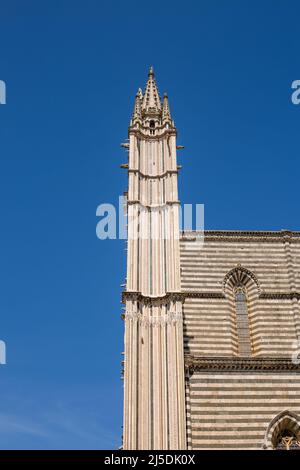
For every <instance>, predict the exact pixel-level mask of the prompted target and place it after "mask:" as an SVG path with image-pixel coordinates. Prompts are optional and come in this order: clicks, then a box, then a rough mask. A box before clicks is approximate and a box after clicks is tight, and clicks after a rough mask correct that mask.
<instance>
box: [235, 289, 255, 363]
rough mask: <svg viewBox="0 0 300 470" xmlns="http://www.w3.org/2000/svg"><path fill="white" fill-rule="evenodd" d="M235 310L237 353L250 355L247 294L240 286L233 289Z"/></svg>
mask: <svg viewBox="0 0 300 470" xmlns="http://www.w3.org/2000/svg"><path fill="white" fill-rule="evenodd" d="M235 311H236V326H237V336H238V344H239V353H240V355H241V356H251V352H252V351H251V339H250V327H249V315H248V306H247V295H246V292H245V290H244V288H242V287H239V288H237V289H236V290H235Z"/></svg>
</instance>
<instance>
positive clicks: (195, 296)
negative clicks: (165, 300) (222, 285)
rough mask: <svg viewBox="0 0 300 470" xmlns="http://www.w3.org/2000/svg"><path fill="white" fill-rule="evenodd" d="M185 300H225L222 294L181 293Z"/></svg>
mask: <svg viewBox="0 0 300 470" xmlns="http://www.w3.org/2000/svg"><path fill="white" fill-rule="evenodd" d="M182 294H183V295H184V298H185V299H188V298H191V299H225V298H226V297H225V295H224V294H223V293H222V292H182Z"/></svg>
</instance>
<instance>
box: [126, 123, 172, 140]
mask: <svg viewBox="0 0 300 470" xmlns="http://www.w3.org/2000/svg"><path fill="white" fill-rule="evenodd" d="M131 134H134V135H136V136H137V137H138V138H140V139H143V140H144V139H145V140H160V139H162V138H163V137H165V136H166V135H169V136H171V135H175V136H176V135H177V130H176V129H175V128H172V127H171V128H169V129H166V128H165V129H163V127H161V128H159V127H157V133H156V134H155V135H153V134H150V130H149V128H148V127H144V126H142V125H141V124H139V125H138V127H136V126H132V127H131V126H130V127H129V130H128V135H129V136H130V135H131Z"/></svg>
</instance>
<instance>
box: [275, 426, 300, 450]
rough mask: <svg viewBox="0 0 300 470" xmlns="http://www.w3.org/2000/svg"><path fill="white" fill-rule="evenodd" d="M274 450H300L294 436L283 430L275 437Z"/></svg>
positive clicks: (290, 432) (299, 444) (299, 445)
mask: <svg viewBox="0 0 300 470" xmlns="http://www.w3.org/2000/svg"><path fill="white" fill-rule="evenodd" d="M274 449H276V450H300V441H298V440H297V437H296V435H295V434H294V433H293V432H292V431H290V430H289V429H284V430H283V431H282V432H281V433H280V434H279V436H278V437H277V441H276V443H275V446H274Z"/></svg>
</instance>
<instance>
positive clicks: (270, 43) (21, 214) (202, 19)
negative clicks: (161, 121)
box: [0, 0, 300, 449]
mask: <svg viewBox="0 0 300 470" xmlns="http://www.w3.org/2000/svg"><path fill="white" fill-rule="evenodd" d="M299 18H300V6H299V2H298V1H293V0H289V1H279V0H277V1H276V0H259V1H258V0H257V1H255V0H251V1H247V0H243V1H241V0H228V1H226V2H225V1H224V0H200V1H199V0H197V1H196V0H195V1H189V0H187V1H185V2H182V1H177V0H176V1H174V0H172V1H169V0H168V1H163V2H158V1H157V0H152V1H151V2H140V1H130V2H125V1H106V2H102V1H99V0H84V1H79V0H61V1H58V0H44V1H42V2H41V1H38V0H36V1H34V0H27V1H26V2H24V1H23V0H18V1H17V0H0V50H1V52H0V79H1V80H5V81H6V84H7V104H6V105H5V106H0V214H1V244H0V318H1V321H0V339H2V340H5V341H6V343H7V362H8V363H7V365H6V366H0V447H1V448H4V449H7V448H9V449H12V448H34V449H46V448H70V449H72V448H75V449H76V448H81V449H84V448H87V449H96V448H116V447H118V446H119V445H120V439H121V432H122V431H121V425H122V383H121V380H120V370H121V366H120V362H121V352H122V348H123V324H122V321H121V320H120V313H121V305H120V293H121V287H120V284H121V283H122V282H124V273H125V251H124V249H125V244H124V242H123V241H100V240H98V239H97V238H96V235H95V227H96V223H97V218H96V215H95V214H96V207H97V206H98V205H99V204H100V203H101V202H111V203H115V204H116V203H117V201H118V196H119V194H122V192H123V191H124V190H125V189H126V187H127V180H126V174H125V172H124V170H120V169H119V165H120V164H121V163H123V162H125V154H124V151H123V150H122V149H120V147H119V144H120V143H121V142H122V141H123V140H124V138H126V137H127V126H128V121H129V118H130V114H131V111H132V106H133V98H134V95H135V93H136V90H137V88H138V87H139V86H144V84H145V80H146V76H147V71H148V67H149V65H150V64H153V66H154V68H155V71H156V76H157V81H158V85H159V88H160V91H161V93H163V92H164V91H165V90H166V91H168V94H169V98H170V103H171V108H172V113H173V116H174V118H175V122H176V124H177V127H178V130H179V143H180V144H184V145H185V146H186V148H185V150H184V151H181V153H180V155H179V160H180V161H179V163H181V164H182V165H183V170H182V172H181V176H180V199H181V201H182V202H187V203H193V202H194V203H196V202H198V203H204V204H205V211H206V214H205V216H206V217H205V221H206V223H205V225H206V228H207V229H250V230H252V229H253V230H261V229H266V230H277V229H281V228H289V229H295V230H297V229H299V228H300V227H299V169H300V164H299V124H300V106H294V105H293V104H292V103H291V99H290V95H291V88H290V87H291V83H292V81H293V80H296V79H300V61H299Z"/></svg>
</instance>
